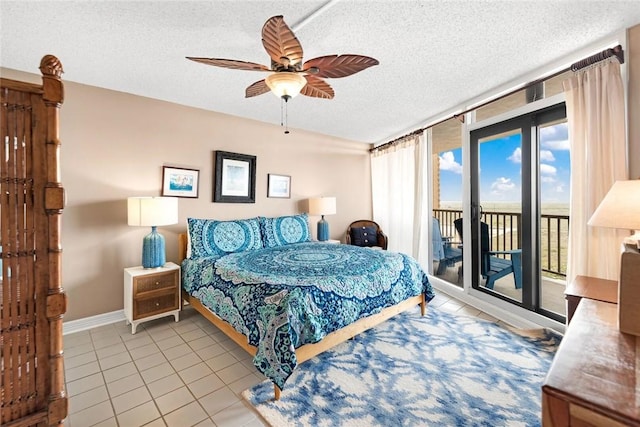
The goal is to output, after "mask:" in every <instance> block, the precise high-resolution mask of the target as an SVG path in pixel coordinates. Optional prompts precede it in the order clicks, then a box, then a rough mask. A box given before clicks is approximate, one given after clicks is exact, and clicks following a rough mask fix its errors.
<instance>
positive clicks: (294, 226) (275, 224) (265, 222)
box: [260, 213, 311, 248]
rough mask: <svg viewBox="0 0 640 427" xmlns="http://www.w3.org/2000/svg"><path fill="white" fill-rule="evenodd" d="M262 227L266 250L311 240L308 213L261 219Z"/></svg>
mask: <svg viewBox="0 0 640 427" xmlns="http://www.w3.org/2000/svg"><path fill="white" fill-rule="evenodd" d="M260 226H261V228H262V240H263V241H264V247H265V248H275V247H276V246H284V245H290V244H291V243H300V242H308V241H310V240H311V233H309V221H308V219H307V214H306V213H305V214H300V215H292V216H279V217H275V218H265V217H260Z"/></svg>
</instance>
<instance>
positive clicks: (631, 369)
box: [542, 298, 640, 427]
mask: <svg viewBox="0 0 640 427" xmlns="http://www.w3.org/2000/svg"><path fill="white" fill-rule="evenodd" d="M617 320H618V309H617V305H616V304H612V303H608V302H604V301H598V300H592V299H587V298H582V299H581V301H580V303H579V304H578V306H577V309H576V311H575V314H574V315H573V318H572V319H571V324H570V325H569V327H568V328H567V332H566V334H565V336H564V338H563V339H562V343H561V344H560V347H559V348H558V352H557V353H556V356H555V358H554V359H553V363H552V365H551V368H550V370H549V373H548V374H547V377H546V379H545V382H544V385H543V386H542V425H543V426H547V427H551V426H552V427H559V426H640V376H639V374H640V337H636V336H634V335H629V334H623V333H621V332H620V331H619V330H618V327H617Z"/></svg>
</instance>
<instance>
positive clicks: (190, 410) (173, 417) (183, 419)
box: [164, 402, 207, 427]
mask: <svg viewBox="0 0 640 427" xmlns="http://www.w3.org/2000/svg"><path fill="white" fill-rule="evenodd" d="M206 418H207V413H206V412H205V411H204V410H203V409H202V407H201V406H200V405H198V402H192V403H190V404H189V405H187V406H183V407H182V408H179V409H176V410H175V411H173V412H171V413H169V414H167V415H165V416H164V419H165V421H166V422H167V425H168V426H171V427H191V426H194V425H196V424H198V423H199V422H201V421H203V420H205V419H206Z"/></svg>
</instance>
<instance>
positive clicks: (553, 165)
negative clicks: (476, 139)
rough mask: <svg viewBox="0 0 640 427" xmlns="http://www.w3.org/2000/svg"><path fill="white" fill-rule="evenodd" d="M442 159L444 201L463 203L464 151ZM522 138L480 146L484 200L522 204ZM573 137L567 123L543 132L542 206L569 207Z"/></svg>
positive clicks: (448, 154)
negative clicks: (561, 205)
mask: <svg viewBox="0 0 640 427" xmlns="http://www.w3.org/2000/svg"><path fill="white" fill-rule="evenodd" d="M439 157H440V199H441V200H442V201H455V202H460V201H462V149H461V148H459V149H456V150H452V151H444V152H442V153H439ZM521 170H522V149H521V140H520V134H516V135H511V136H507V137H503V138H497V139H493V140H487V141H484V142H482V143H481V144H480V200H481V203H482V202H505V203H515V202H520V200H521V189H522V176H521ZM570 170H571V168H570V161H569V137H568V129H567V123H560V124H557V125H553V126H547V127H543V128H540V182H541V199H542V203H569V178H570Z"/></svg>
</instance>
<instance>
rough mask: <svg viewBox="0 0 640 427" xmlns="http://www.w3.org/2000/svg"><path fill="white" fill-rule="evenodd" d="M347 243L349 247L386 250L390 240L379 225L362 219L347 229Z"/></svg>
mask: <svg viewBox="0 0 640 427" xmlns="http://www.w3.org/2000/svg"><path fill="white" fill-rule="evenodd" d="M345 243H346V244H347V245H355V246H363V247H372V248H380V249H384V250H386V249H387V244H388V243H389V238H388V237H387V235H386V234H384V232H383V231H382V230H381V229H380V226H379V225H378V223H376V222H375V221H371V220H368V219H361V220H358V221H354V222H352V223H351V224H349V227H347V234H346V237H345Z"/></svg>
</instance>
